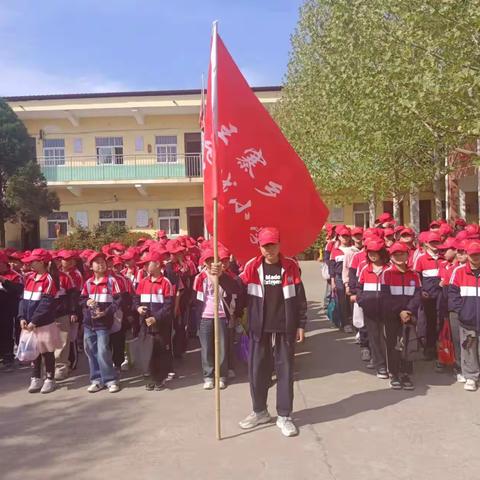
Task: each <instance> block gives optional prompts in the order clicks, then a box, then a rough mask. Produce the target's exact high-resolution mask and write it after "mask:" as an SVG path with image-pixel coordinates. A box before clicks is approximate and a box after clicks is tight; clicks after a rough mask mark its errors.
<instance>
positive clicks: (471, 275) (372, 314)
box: [323, 213, 480, 391]
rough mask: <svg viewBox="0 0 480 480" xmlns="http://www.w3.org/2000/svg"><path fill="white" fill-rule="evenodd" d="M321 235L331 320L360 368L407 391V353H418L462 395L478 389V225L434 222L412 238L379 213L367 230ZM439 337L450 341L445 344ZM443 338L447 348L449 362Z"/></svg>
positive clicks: (409, 382)
mask: <svg viewBox="0 0 480 480" xmlns="http://www.w3.org/2000/svg"><path fill="white" fill-rule="evenodd" d="M326 230H327V243H326V247H325V251H324V252H323V259H324V262H325V266H326V271H325V273H324V276H325V277H327V278H328V279H329V281H328V292H327V295H328V298H329V302H331V305H332V307H333V308H332V309H331V311H330V317H331V319H332V320H333V321H334V322H335V324H336V325H337V326H338V327H339V328H341V329H342V330H343V331H344V332H345V333H350V334H353V333H355V334H356V339H357V343H359V345H360V355H361V359H362V360H363V361H364V362H367V363H366V367H367V368H370V369H375V370H376V374H377V377H378V378H381V379H387V380H390V386H391V388H393V389H396V390H400V389H405V390H412V389H414V384H413V381H412V374H413V361H412V358H413V357H412V354H413V352H415V351H418V349H422V350H423V356H424V358H425V359H426V360H434V361H435V370H436V371H437V372H444V371H447V370H448V369H450V367H452V368H453V372H454V374H455V376H456V379H457V381H458V382H460V383H464V388H465V390H467V391H475V390H477V385H478V381H479V377H480V362H479V355H480V343H479V341H478V335H479V334H480V289H479V286H480V285H479V278H480V227H479V225H477V224H468V225H467V223H466V222H465V220H463V219H457V220H455V222H454V225H453V227H452V226H451V225H450V224H448V223H447V222H446V221H445V220H435V221H433V222H431V224H430V226H429V230H428V231H423V232H420V233H419V234H418V235H416V233H415V232H414V230H412V229H411V228H408V227H405V226H402V225H396V222H395V221H394V219H393V217H392V215H391V214H389V213H383V214H382V215H381V216H380V217H379V218H378V219H377V220H376V222H375V227H373V228H366V229H363V228H361V227H354V228H349V227H347V226H345V225H337V226H333V225H327V226H326ZM327 269H328V270H327ZM446 323H447V325H446ZM445 326H447V327H449V328H448V329H445ZM445 332H447V334H448V333H450V335H447V337H445V338H444V334H445ZM444 340H449V341H450V343H451V344H452V346H453V348H450V350H452V351H449V352H446V353H447V354H448V355H447V357H445V355H444V353H445V351H444V350H445V348H444V347H445V344H444V342H443V341H444ZM450 343H447V346H448V345H449V344H450ZM445 358H448V365H446V364H445V363H444V361H445Z"/></svg>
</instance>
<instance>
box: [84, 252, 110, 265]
mask: <svg viewBox="0 0 480 480" xmlns="http://www.w3.org/2000/svg"><path fill="white" fill-rule="evenodd" d="M98 257H102V258H103V259H104V260H106V259H107V258H106V256H105V254H104V253H103V252H95V251H90V253H89V254H88V257H87V264H88V265H91V264H92V263H93V261H94V260H95V259H96V258H98Z"/></svg>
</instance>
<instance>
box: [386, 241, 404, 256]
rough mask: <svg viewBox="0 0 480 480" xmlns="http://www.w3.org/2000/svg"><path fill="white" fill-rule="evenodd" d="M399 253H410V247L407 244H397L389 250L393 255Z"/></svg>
mask: <svg viewBox="0 0 480 480" xmlns="http://www.w3.org/2000/svg"><path fill="white" fill-rule="evenodd" d="M397 252H403V253H408V247H407V245H406V244H405V243H400V242H395V243H394V244H393V245H392V246H391V247H390V248H389V249H388V253H389V254H390V255H393V254H394V253H397Z"/></svg>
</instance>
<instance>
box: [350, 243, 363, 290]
mask: <svg viewBox="0 0 480 480" xmlns="http://www.w3.org/2000/svg"><path fill="white" fill-rule="evenodd" d="M366 261H367V252H366V250H360V251H359V252H357V253H356V254H355V255H354V256H353V258H352V263H351V265H350V267H349V269H348V286H349V288H350V292H351V294H352V295H356V293H357V291H358V275H359V274H360V270H361V268H360V266H361V265H362V264H363V265H365V264H366Z"/></svg>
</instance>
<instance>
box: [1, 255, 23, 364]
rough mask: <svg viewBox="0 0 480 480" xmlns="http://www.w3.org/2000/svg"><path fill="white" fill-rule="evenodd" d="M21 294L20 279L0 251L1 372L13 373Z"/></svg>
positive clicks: (21, 280)
mask: <svg viewBox="0 0 480 480" xmlns="http://www.w3.org/2000/svg"><path fill="white" fill-rule="evenodd" d="M22 292H23V279H22V277H21V276H20V275H19V274H18V273H17V272H16V271H14V270H12V268H11V267H10V265H9V259H8V257H7V255H6V253H5V252H2V251H0V312H1V315H0V358H1V359H2V360H3V368H2V371H3V372H11V371H13V367H14V365H15V363H14V358H15V356H14V352H13V350H14V338H15V320H16V317H17V314H18V303H19V301H20V298H21V295H22Z"/></svg>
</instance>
